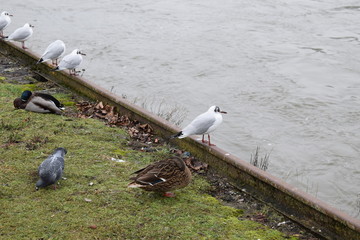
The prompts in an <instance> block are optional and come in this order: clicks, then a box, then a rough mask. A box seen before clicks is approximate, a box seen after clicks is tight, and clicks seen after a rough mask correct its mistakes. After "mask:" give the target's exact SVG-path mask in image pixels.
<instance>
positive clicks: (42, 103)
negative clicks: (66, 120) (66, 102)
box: [14, 90, 63, 115]
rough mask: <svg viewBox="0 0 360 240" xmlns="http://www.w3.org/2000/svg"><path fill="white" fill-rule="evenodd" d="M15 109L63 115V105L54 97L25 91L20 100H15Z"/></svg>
mask: <svg viewBox="0 0 360 240" xmlns="http://www.w3.org/2000/svg"><path fill="white" fill-rule="evenodd" d="M14 107H15V108H17V109H25V110H27V111H31V112H37V113H55V114H59V115H60V114H61V113H62V111H61V110H62V109H63V105H62V104H61V103H60V102H59V101H58V100H57V99H56V98H54V97H53V96H51V95H49V94H46V93H32V92H31V91H29V90H26V91H24V92H23V93H22V94H21V97H20V98H16V99H15V100H14Z"/></svg>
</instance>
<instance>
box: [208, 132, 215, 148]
mask: <svg viewBox="0 0 360 240" xmlns="http://www.w3.org/2000/svg"><path fill="white" fill-rule="evenodd" d="M208 139H209V146H216V145H215V144H211V142H210V134H208Z"/></svg>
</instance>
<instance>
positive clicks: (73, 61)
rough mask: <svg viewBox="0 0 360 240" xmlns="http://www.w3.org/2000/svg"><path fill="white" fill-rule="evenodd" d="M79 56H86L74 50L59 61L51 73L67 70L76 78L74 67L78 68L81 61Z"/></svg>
mask: <svg viewBox="0 0 360 240" xmlns="http://www.w3.org/2000/svg"><path fill="white" fill-rule="evenodd" d="M81 55H84V56H86V54H85V53H82V52H80V50H79V49H75V50H74V51H72V52H71V53H70V54H68V55H66V56H65V57H64V58H63V59H61V61H60V63H59V65H58V66H57V67H56V68H54V69H53V71H61V70H64V69H69V73H70V75H74V76H76V75H77V74H76V67H78V66H79V65H80V64H81V62H82V60H83V58H82V56H81Z"/></svg>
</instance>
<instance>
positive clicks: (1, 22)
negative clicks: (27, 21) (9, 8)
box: [0, 11, 12, 38]
mask: <svg viewBox="0 0 360 240" xmlns="http://www.w3.org/2000/svg"><path fill="white" fill-rule="evenodd" d="M10 17H12V15H11V14H10V13H8V12H6V11H4V12H2V13H1V15H0V37H1V38H3V37H4V32H3V31H4V29H5V28H7V26H9V24H10V23H11V18H10Z"/></svg>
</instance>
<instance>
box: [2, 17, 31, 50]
mask: <svg viewBox="0 0 360 240" xmlns="http://www.w3.org/2000/svg"><path fill="white" fill-rule="evenodd" d="M33 27H34V26H33V25H30V24H29V23H25V25H24V26H22V27H20V28H18V29H16V30H15V31H14V32H13V33H12V34H10V35H9V36H7V37H5V38H6V40H8V41H16V42H21V47H22V48H23V49H27V47H25V41H26V40H28V39H29V38H30V37H31V35H32V34H33Z"/></svg>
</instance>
